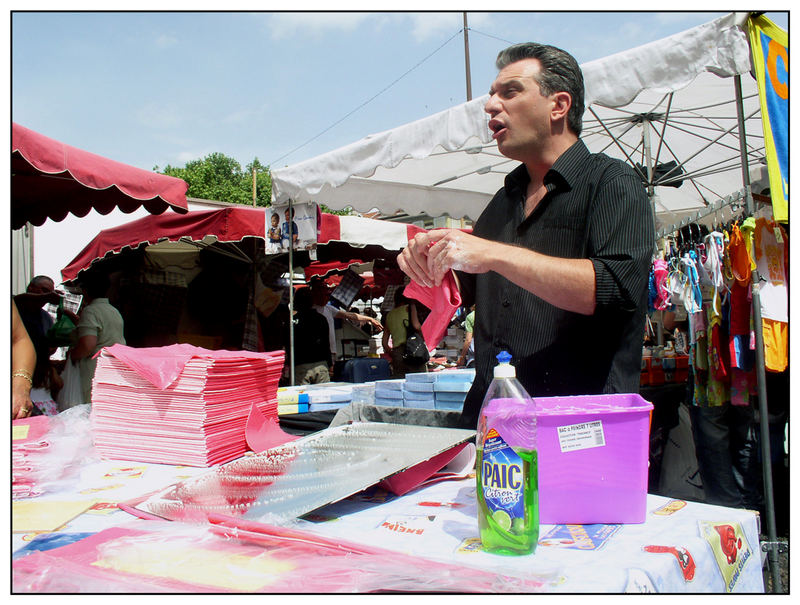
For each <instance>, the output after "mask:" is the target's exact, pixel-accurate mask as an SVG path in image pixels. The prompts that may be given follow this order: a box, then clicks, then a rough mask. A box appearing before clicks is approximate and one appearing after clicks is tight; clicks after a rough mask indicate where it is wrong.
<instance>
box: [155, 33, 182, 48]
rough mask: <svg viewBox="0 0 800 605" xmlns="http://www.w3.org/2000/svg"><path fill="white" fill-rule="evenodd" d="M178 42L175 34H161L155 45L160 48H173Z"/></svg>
mask: <svg viewBox="0 0 800 605" xmlns="http://www.w3.org/2000/svg"><path fill="white" fill-rule="evenodd" d="M177 44H178V39H177V38H176V37H175V36H170V35H168V34H161V35H159V36H158V37H157V38H156V41H155V45H156V47H158V48H171V47H173V46H176V45H177Z"/></svg>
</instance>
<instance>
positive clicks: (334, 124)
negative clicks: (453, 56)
mask: <svg viewBox="0 0 800 605" xmlns="http://www.w3.org/2000/svg"><path fill="white" fill-rule="evenodd" d="M462 31H464V30H463V28H462V29H459V30H458V31H457V32H456V33H454V34H453V35H452V36H450V37H449V38H448V39H447V40H446V41H445V42H444V43H443V44H442V45H441V46H439V47H438V48H437V49H436V50H434V51H433V52H432V53H430V54H429V55H428V56H426V57H425V58H424V59H422V60H421V61H419V62H418V63H417V64H416V65H414V66H413V67H411V68H410V69H409V70H407V71H406V72H405V73H404V74H403V75H401V76H400V77H399V78H397V79H396V80H394V81H393V82H392V83H391V84H389V85H388V86H386V87H384V88H383V89H381V90H380V91H379V92H377V93H375V94H374V95H373V96H372V97H370V98H369V99H367V100H366V101H364V102H363V103H362V104H361V105H359V106H358V107H356V108H355V109H353V110H352V111H350V112H349V113H347V114H345V115H344V116H342V117H341V118H339V119H338V120H337V121H336V122H334V123H333V124H331V125H330V126H328V127H327V128H326V129H325V130H323V131H322V132H320V133H319V134H316V135H314V136H313V137H311V138H310V139H308V140H307V141H306V142H305V143H301V144H300V145H298V146H297V147H295V148H294V149H292V150H291V151H289V152H288V153H285V154H283V155H282V156H281V157H279V158H278V159H277V160H275V161H273V162H270V164H269V165H270V166H275V164H277V163H278V162H280V161H281V160H282V159H283V158H285V157H288V156H290V155H292V154H293V153H294V152H295V151H298V150H300V149H302V148H303V147H305V146H306V145H308V144H309V143H311V142H312V141H315V140H316V139H318V138H319V137H321V136H322V135H323V134H325V133H326V132H328V131H329V130H330V129H331V128H333V127H334V126H337V125H338V124H340V123H342V122H344V121H345V120H346V119H347V118H349V117H350V116H351V115H353V114H354V113H355V112H357V111H358V110H359V109H361V108H362V107H364V106H365V105H367V104H369V103H371V102H372V101H374V100H375V99H377V98H378V97H379V96H380V95H382V94H383V93H384V92H386V91H387V90H389V89H390V88H391V87H392V86H394V85H395V84H397V83H398V82H399V81H400V80H402V79H403V78H405V77H406V76H407V75H408V74H410V73H411V72H412V71H414V70H415V69H417V68H418V67H419V66H420V65H422V64H423V63H425V61H427V60H428V59H430V58H431V57H432V56H433V55H435V54H436V53H438V52H439V51H440V50H442V49H443V48H444V47H445V46H447V44H448V43H449V42H450V41H451V40H452V39H453V38H455V37H456V36H458V35H459V34H460V33H461V32H462Z"/></svg>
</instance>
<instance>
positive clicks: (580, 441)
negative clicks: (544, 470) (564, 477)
mask: <svg viewBox="0 0 800 605" xmlns="http://www.w3.org/2000/svg"><path fill="white" fill-rule="evenodd" d="M558 443H559V445H560V446H561V451H562V452H572V451H575V450H585V449H589V448H593V447H603V446H604V445H605V444H606V436H605V433H604V432H603V422H602V420H594V421H592V422H582V423H581V424H570V425H567V426H560V427H558Z"/></svg>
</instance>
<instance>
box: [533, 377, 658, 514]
mask: <svg viewBox="0 0 800 605" xmlns="http://www.w3.org/2000/svg"><path fill="white" fill-rule="evenodd" d="M534 400H535V401H536V406H537V424H538V427H537V432H538V462H539V522H540V523H543V524H558V523H570V524H591V523H643V522H644V520H645V515H646V506H647V460H648V452H649V437H650V414H651V412H652V409H653V404H652V403H649V402H647V401H645V400H644V399H643V398H642V397H641V395H639V394H636V393H630V394H615V395H581V396H575V397H535V398H534Z"/></svg>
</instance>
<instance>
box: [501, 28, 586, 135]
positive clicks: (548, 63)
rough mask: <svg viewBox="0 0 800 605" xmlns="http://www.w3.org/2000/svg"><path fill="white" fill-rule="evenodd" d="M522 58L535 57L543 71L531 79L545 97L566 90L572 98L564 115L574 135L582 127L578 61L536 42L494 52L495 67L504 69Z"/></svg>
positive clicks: (561, 51) (580, 83) (582, 107)
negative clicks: (570, 104)
mask: <svg viewBox="0 0 800 605" xmlns="http://www.w3.org/2000/svg"><path fill="white" fill-rule="evenodd" d="M523 59H538V61H539V63H540V64H541V66H542V70H541V72H540V73H539V75H538V76H536V77H535V78H534V79H535V80H536V83H537V84H539V89H540V90H541V92H542V94H543V95H545V96H548V95H551V94H553V93H555V92H568V93H569V95H570V97H572V106H571V107H570V108H569V113H568V114H567V125H568V126H569V129H570V130H571V131H572V132H574V133H575V134H576V135H577V136H580V134H581V131H582V130H583V112H584V109H585V108H584V101H583V95H584V92H583V91H584V89H583V73H582V72H581V67H580V65H578V62H577V61H576V60H575V57H573V56H572V55H571V54H569V53H568V52H566V51H564V50H561V49H560V48H556V47H555V46H550V45H548V44H537V43H536V42H524V43H522V44H514V45H513V46H509V47H508V48H506V49H505V50H501V51H500V53H499V54H498V55H497V61H496V65H497V69H503V68H504V67H506V66H507V65H510V64H511V63H516V62H517V61H522V60H523Z"/></svg>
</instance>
